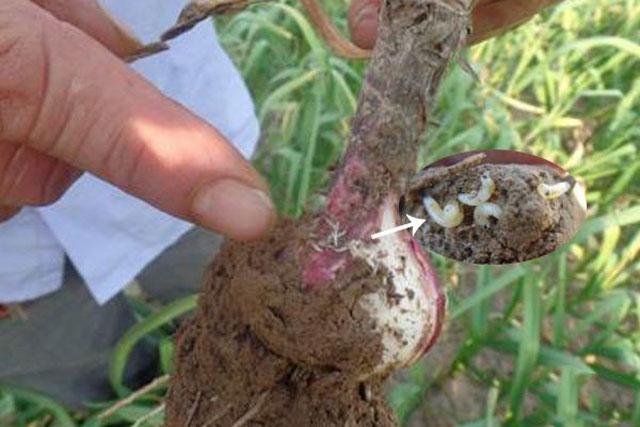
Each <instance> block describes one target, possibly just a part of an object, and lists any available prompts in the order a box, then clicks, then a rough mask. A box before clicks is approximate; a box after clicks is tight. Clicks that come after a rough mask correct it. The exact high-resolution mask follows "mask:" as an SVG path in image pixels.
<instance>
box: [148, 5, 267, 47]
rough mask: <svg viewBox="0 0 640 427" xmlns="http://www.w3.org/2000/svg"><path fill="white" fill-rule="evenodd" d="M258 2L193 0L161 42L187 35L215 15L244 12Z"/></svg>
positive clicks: (162, 37) (165, 33)
mask: <svg viewBox="0 0 640 427" xmlns="http://www.w3.org/2000/svg"><path fill="white" fill-rule="evenodd" d="M256 1H257V0H192V2H191V3H189V4H188V5H187V6H185V7H184V9H182V12H180V16H178V20H177V22H176V24H175V25H174V26H173V27H171V28H169V29H168V30H167V31H165V32H164V34H162V36H161V37H160V40H162V41H167V40H171V39H174V38H176V37H178V36H179V35H181V34H184V33H186V32H187V31H189V30H191V29H192V28H193V27H195V26H196V25H197V24H198V23H200V22H202V21H204V20H205V19H207V18H208V17H210V16H213V15H223V14H226V13H230V12H236V11H238V10H242V9H244V8H246V7H247V6H249V5H250V4H252V3H255V2H256Z"/></svg>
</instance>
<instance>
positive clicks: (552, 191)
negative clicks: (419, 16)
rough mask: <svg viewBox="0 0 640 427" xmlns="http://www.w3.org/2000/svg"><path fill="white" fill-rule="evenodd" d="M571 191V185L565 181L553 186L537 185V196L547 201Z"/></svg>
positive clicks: (542, 183)
mask: <svg viewBox="0 0 640 427" xmlns="http://www.w3.org/2000/svg"><path fill="white" fill-rule="evenodd" d="M570 189H571V184H570V183H569V182H567V181H560V182H556V183H554V184H545V183H544V182H541V183H540V184H538V194H540V195H541V196H542V197H543V198H545V199H547V200H553V199H557V198H558V197H560V196H562V195H563V194H564V193H566V192H567V191H569V190H570Z"/></svg>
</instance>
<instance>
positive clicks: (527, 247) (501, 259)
mask: <svg viewBox="0 0 640 427" xmlns="http://www.w3.org/2000/svg"><path fill="white" fill-rule="evenodd" d="M483 174H489V176H490V177H491V179H492V180H493V181H494V183H495V191H494V192H493V194H492V195H491V198H490V199H489V200H487V202H490V203H494V204H496V205H498V206H499V207H500V208H501V209H502V215H501V216H500V217H499V218H494V217H489V225H486V226H483V225H479V224H476V223H475V221H474V209H475V207H474V206H468V205H465V204H462V203H459V202H458V203H459V206H460V208H461V209H462V212H463V214H464V220H463V222H462V223H461V224H460V225H458V226H456V227H451V228H444V227H442V226H440V225H439V224H437V223H436V222H435V221H434V220H433V218H431V217H430V216H429V215H428V214H427V212H426V211H425V208H424V207H423V205H422V198H423V197H425V196H430V197H432V198H433V199H435V200H436V201H437V202H438V203H439V204H440V206H442V207H444V206H445V205H446V204H447V203H450V202H451V201H457V200H458V195H459V194H462V193H471V194H475V193H476V192H477V191H478V189H479V187H480V182H481V181H480V178H481V176H482V175H483ZM566 180H567V176H566V175H563V174H562V173H561V172H560V171H559V170H556V169H554V168H550V167H546V166H541V165H523V164H488V163H486V164H480V165H477V166H474V167H470V168H469V169H467V170H464V171H463V172H460V173H456V174H452V175H450V176H445V177H443V178H442V179H439V180H438V181H437V182H435V183H432V184H430V185H429V186H428V187H426V188H424V189H422V190H421V191H419V192H415V194H413V195H412V198H410V199H409V200H408V201H407V202H406V207H405V210H406V211H407V212H408V213H409V214H411V215H414V216H417V217H420V218H425V219H426V220H427V222H426V223H425V225H424V226H423V227H422V228H421V230H420V231H419V232H418V234H417V235H416V238H417V239H418V240H419V241H420V243H421V244H422V246H423V247H424V248H428V249H431V250H433V251H435V252H437V253H439V254H441V255H444V256H446V257H449V258H453V259H455V260H458V261H463V262H470V263H474V264H505V263H514V262H522V261H527V260H530V259H533V258H537V257H540V256H543V255H545V254H548V253H549V252H552V251H554V250H555V249H557V248H558V247H559V246H560V245H562V244H564V243H566V242H568V241H569V240H570V239H571V238H572V237H573V235H574V234H575V233H576V231H577V229H578V227H579V226H580V224H581V222H582V220H583V219H584V215H585V212H584V209H583V208H582V207H581V206H580V203H579V201H578V200H577V198H576V197H575V195H574V193H573V191H568V192H566V193H564V194H562V195H561V196H560V197H557V198H555V199H546V198H544V197H542V196H541V195H540V194H538V191H537V187H538V185H539V184H540V183H541V182H544V183H546V184H551V183H557V182H560V181H566Z"/></svg>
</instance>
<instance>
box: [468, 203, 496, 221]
mask: <svg viewBox="0 0 640 427" xmlns="http://www.w3.org/2000/svg"><path fill="white" fill-rule="evenodd" d="M490 216H492V217H494V218H496V219H500V217H501V216H502V208H501V207H500V206H498V205H496V204H495V203H482V204H481V205H478V206H476V208H475V209H474V210H473V220H474V221H475V223H476V224H477V225H481V226H483V227H487V226H489V217H490Z"/></svg>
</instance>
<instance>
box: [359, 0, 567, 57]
mask: <svg viewBox="0 0 640 427" xmlns="http://www.w3.org/2000/svg"><path fill="white" fill-rule="evenodd" d="M558 1H559V0H479V1H478V4H477V5H476V7H475V9H474V10H473V33H472V34H471V37H470V38H469V40H468V42H469V44H474V43H478V42H481V41H483V40H486V39H488V38H490V37H493V36H496V35H498V34H501V33H503V32H505V31H507V30H509V29H511V28H513V27H516V26H518V25H520V24H522V23H523V22H525V21H527V20H529V19H530V18H531V17H533V16H534V15H535V14H536V13H538V12H539V11H540V10H541V9H543V8H545V7H547V6H551V5H552V4H555V3H558ZM379 7H380V0H352V1H351V7H350V8H349V29H350V30H351V38H352V39H353V42H354V43H355V44H356V45H358V46H359V47H361V48H363V49H371V48H373V45H374V44H375V40H376V33H377V25H378V9H379Z"/></svg>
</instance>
